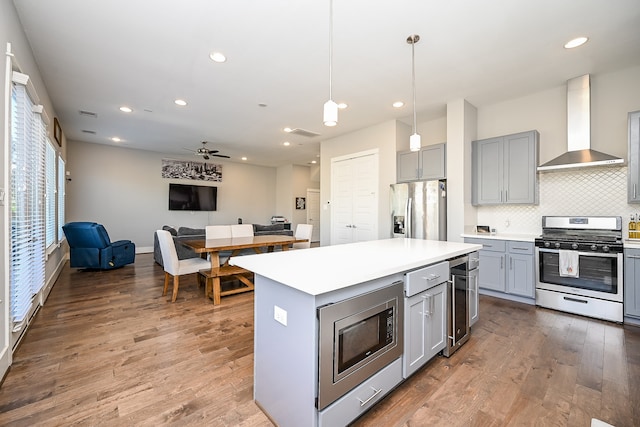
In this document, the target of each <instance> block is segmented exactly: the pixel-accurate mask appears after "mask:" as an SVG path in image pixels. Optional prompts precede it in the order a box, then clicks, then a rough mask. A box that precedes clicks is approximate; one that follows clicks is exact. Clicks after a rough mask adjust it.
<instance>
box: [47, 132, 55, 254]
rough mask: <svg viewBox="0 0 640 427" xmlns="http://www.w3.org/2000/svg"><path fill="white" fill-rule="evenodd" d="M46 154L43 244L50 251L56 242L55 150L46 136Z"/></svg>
mask: <svg viewBox="0 0 640 427" xmlns="http://www.w3.org/2000/svg"><path fill="white" fill-rule="evenodd" d="M46 147H47V154H46V167H45V169H46V171H45V173H46V177H47V183H46V186H47V187H46V188H47V192H46V194H45V200H46V202H47V203H46V215H45V216H46V218H47V226H46V235H47V240H46V244H45V246H46V247H47V252H50V251H51V247H52V246H53V245H54V244H55V243H56V184H57V182H56V150H55V148H53V145H52V144H51V141H49V139H48V138H47V144H46Z"/></svg>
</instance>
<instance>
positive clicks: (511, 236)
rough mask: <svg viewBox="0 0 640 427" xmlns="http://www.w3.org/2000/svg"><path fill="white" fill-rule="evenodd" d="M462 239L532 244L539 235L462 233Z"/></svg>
mask: <svg viewBox="0 0 640 427" xmlns="http://www.w3.org/2000/svg"><path fill="white" fill-rule="evenodd" d="M461 236H462V237H470V238H474V239H494V240H515V241H518V242H531V243H533V242H534V240H535V238H536V237H540V235H539V234H516V233H496V234H485V233H464V234H461Z"/></svg>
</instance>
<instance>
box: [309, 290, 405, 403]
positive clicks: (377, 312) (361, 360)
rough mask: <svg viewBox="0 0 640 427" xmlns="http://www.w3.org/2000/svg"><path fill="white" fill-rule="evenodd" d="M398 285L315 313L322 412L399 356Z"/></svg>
mask: <svg viewBox="0 0 640 427" xmlns="http://www.w3.org/2000/svg"><path fill="white" fill-rule="evenodd" d="M403 290H404V287H403V283H402V282H396V283H394V284H392V285H390V286H388V287H385V288H382V289H379V290H376V291H372V292H368V293H366V294H363V295H359V296H356V297H353V298H349V299H346V300H342V301H340V302H337V303H333V304H328V305H325V306H322V307H319V308H318V328H319V329H318V337H319V342H318V359H319V360H318V398H317V405H316V406H317V408H318V409H319V410H321V409H324V408H325V407H327V406H328V405H330V404H331V403H333V402H334V401H336V400H337V399H338V398H340V397H341V396H343V395H344V394H346V393H347V392H349V391H350V390H351V389H353V388H354V387H356V386H357V385H358V384H360V383H362V382H363V381H365V380H366V379H367V378H369V377H370V376H372V375H373V374H375V373H377V372H378V371H380V370H381V369H382V368H384V367H385V366H387V365H388V364H389V363H391V362H393V361H394V360H396V359H397V358H399V357H401V356H402V346H403V339H402V331H403Z"/></svg>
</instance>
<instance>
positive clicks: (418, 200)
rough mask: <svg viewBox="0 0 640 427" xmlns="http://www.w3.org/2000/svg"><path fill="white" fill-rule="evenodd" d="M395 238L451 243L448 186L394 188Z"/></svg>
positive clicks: (409, 184)
mask: <svg viewBox="0 0 640 427" xmlns="http://www.w3.org/2000/svg"><path fill="white" fill-rule="evenodd" d="M391 221H392V227H391V229H392V231H391V237H411V238H414V239H428V240H447V182H446V181H444V180H441V181H416V182H406V183H402V184H391Z"/></svg>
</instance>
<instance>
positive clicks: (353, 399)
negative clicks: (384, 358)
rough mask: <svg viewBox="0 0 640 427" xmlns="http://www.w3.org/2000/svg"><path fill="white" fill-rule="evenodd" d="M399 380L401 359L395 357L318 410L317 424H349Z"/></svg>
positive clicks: (331, 426)
mask: <svg viewBox="0 0 640 427" xmlns="http://www.w3.org/2000/svg"><path fill="white" fill-rule="evenodd" d="M400 382H402V359H396V361H395V362H392V363H391V364H390V365H387V367H386V368H384V369H382V370H381V371H380V372H378V373H377V374H375V375H374V376H372V377H371V378H369V379H368V380H366V381H365V382H363V383H362V384H360V385H359V386H358V387H356V388H355V389H353V390H352V391H350V392H349V393H347V394H345V395H344V396H342V397H341V398H340V399H338V401H336V402H335V403H333V404H332V405H331V406H329V407H327V408H326V409H324V410H322V411H320V412H319V413H318V425H319V426H320V427H323V426H324V427H334V426H344V425H347V424H349V423H350V422H351V421H353V420H355V419H356V418H357V417H359V416H360V415H362V414H363V413H364V412H366V411H368V410H369V408H371V407H372V406H374V405H375V403H376V402H378V401H379V400H380V399H382V398H383V397H384V396H385V395H386V394H387V393H389V392H390V391H391V390H392V389H393V388H394V387H395V386H396V385H398V384H400Z"/></svg>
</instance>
